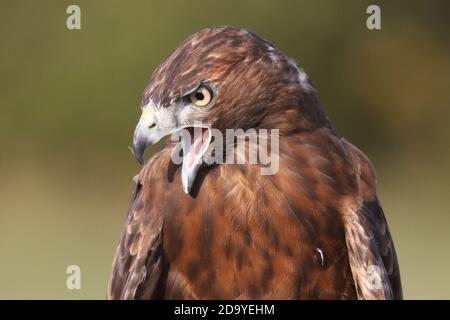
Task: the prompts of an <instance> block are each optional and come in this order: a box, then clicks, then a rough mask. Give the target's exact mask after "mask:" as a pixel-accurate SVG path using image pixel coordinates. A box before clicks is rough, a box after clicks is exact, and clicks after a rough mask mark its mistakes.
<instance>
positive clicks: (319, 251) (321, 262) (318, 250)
mask: <svg viewBox="0 0 450 320" xmlns="http://www.w3.org/2000/svg"><path fill="white" fill-rule="evenodd" d="M316 250H317V252H318V253H319V254H320V265H321V266H322V267H323V263H324V260H323V252H322V250H321V249H320V248H316Z"/></svg>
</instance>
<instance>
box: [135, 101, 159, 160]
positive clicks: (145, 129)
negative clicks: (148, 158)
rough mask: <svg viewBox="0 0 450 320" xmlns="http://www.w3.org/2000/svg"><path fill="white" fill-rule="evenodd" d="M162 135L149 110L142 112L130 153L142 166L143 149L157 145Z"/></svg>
mask: <svg viewBox="0 0 450 320" xmlns="http://www.w3.org/2000/svg"><path fill="white" fill-rule="evenodd" d="M163 137H164V134H163V133H162V132H161V131H160V130H159V129H158V128H157V126H156V118H155V115H154V114H153V112H152V110H151V109H150V108H147V109H145V110H144V112H142V115H141V118H140V119H139V122H138V124H137V126H136V129H135V130H134V135H133V147H132V152H133V155H134V156H135V158H136V160H137V161H138V162H139V163H140V164H144V152H145V149H146V148H147V147H148V146H149V145H152V144H155V143H157V142H158V141H159V140H161V138H163Z"/></svg>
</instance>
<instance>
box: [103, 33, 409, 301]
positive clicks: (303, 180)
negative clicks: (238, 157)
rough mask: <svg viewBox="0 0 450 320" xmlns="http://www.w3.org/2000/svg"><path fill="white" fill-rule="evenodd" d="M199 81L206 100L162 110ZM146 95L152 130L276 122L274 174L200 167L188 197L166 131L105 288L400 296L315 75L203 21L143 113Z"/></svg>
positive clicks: (354, 162) (389, 248)
mask: <svg viewBox="0 0 450 320" xmlns="http://www.w3.org/2000/svg"><path fill="white" fill-rule="evenodd" d="M201 84H208V86H210V88H212V89H211V90H212V92H213V93H214V98H213V100H212V101H211V102H210V105H209V106H208V107H207V108H203V109H201V110H200V109H199V110H197V109H195V108H193V110H196V112H191V113H189V117H188V118H189V119H190V120H186V118H184V119H182V118H181V116H177V117H178V118H176V117H175V116H174V119H175V120H174V119H172V120H170V121H168V120H167V114H168V113H167V111H168V110H171V109H170V108H173V105H176V104H177V103H179V101H182V100H183V99H184V97H185V96H186V94H188V93H190V92H191V91H192V89H195V88H196V87H198V86H199V85H201ZM183 101H184V100H183ZM149 104H150V105H151V106H152V108H154V112H155V113H156V114H159V118H158V117H157V118H158V119H156V124H155V126H157V128H158V130H163V129H162V128H164V126H168V124H169V123H170V124H173V126H179V125H180V124H182V125H185V126H186V123H185V122H186V121H192V122H189V123H193V122H194V121H199V120H201V121H202V122H203V123H207V124H208V125H209V127H210V128H217V129H219V130H222V131H223V130H225V129H227V128H242V129H244V130H246V129H249V128H256V129H258V128H264V129H279V132H280V144H279V159H280V163H279V171H278V172H277V173H276V174H274V175H261V174H260V170H259V167H260V166H259V165H254V164H253V165H251V164H218V165H211V166H207V165H205V164H203V165H202V166H201V167H200V169H199V171H198V173H197V175H196V178H195V181H194V183H193V185H192V188H190V187H189V188H188V192H189V193H187V194H186V193H185V192H183V188H182V185H183V186H185V182H184V181H182V173H181V166H178V165H175V164H174V163H173V161H172V160H171V154H172V152H173V149H174V148H175V147H176V143H175V142H167V143H166V144H165V146H164V147H163V149H162V150H161V151H159V152H158V153H157V154H155V155H154V156H153V157H152V158H151V159H150V160H149V161H148V162H147V163H146V164H145V166H144V167H143V169H142V171H141V172H140V174H139V181H138V183H137V187H136V191H135V193H134V196H133V200H132V205H131V208H130V211H129V214H128V218H127V221H126V224H125V228H124V232H123V235H122V238H121V240H120V243H119V246H118V248H117V253H116V257H115V260H114V265H113V271H112V275H111V279H110V283H109V288H108V298H109V299H357V298H359V299H401V298H402V289H401V283H400V274H399V268H398V263H397V258H396V254H395V250H394V245H393V242H392V239H391V236H390V233H389V230H388V227H387V223H386V220H385V218H384V214H383V211H382V209H381V207H380V205H379V202H378V199H377V196H376V193H375V172H374V169H373V167H372V164H371V163H370V161H369V160H368V158H367V157H366V156H365V155H364V154H363V153H362V152H361V151H360V150H358V149H357V148H356V147H354V146H353V145H351V144H350V143H349V142H347V141H346V140H345V139H343V138H341V137H339V136H338V135H337V134H336V133H335V131H334V130H333V129H332V127H331V125H330V123H329V121H328V119H327V118H326V116H325V115H324V113H323V112H322V111H321V109H320V107H319V106H318V103H317V101H316V98H315V96H314V87H313V84H312V83H311V82H310V81H309V79H308V77H307V76H306V74H305V73H304V72H303V71H302V70H301V69H299V68H297V66H296V64H295V63H294V62H293V61H292V60H290V59H288V58H287V57H286V56H285V55H284V54H282V53H281V52H280V51H279V50H277V49H275V48H274V47H273V46H272V45H271V44H269V43H268V42H266V41H265V40H262V39H261V38H259V37H258V36H256V35H254V34H253V33H250V32H248V31H245V30H241V29H237V28H231V27H213V28H207V29H204V30H202V31H200V32H198V33H196V34H195V35H193V36H191V37H189V38H188V39H186V40H185V41H184V42H183V43H182V44H181V45H180V46H179V47H178V48H177V49H176V50H175V51H174V52H173V53H172V54H171V55H169V56H168V58H166V59H165V60H164V61H163V62H162V63H161V65H160V66H159V67H158V69H157V70H156V71H155V72H154V74H153V76H152V78H151V80H150V83H149V85H148V87H147V89H146V90H145V92H144V95H143V99H142V107H143V110H145V108H147V107H146V106H148V105H149ZM183 106H184V105H183ZM174 110H175V109H174ZM164 112H166V113H164ZM162 115H165V116H162ZM165 119H166V120H165ZM183 121H184V122H183ZM181 122H183V123H181ZM151 127H152V128H153V125H152V126H151ZM146 129H148V128H146ZM137 140H139V139H138V134H136V136H135V141H134V143H135V151H136V150H137V153H141V152H143V150H142V148H141V147H137V145H138V141H137ZM233 142H234V141H233ZM233 142H231V141H225V144H230V143H231V144H232V143H233ZM147 144H148V142H147V143H146V144H145V145H147ZM144 148H145V146H144ZM256 148H258V146H256ZM234 152H238V151H237V150H235V151H234ZM137 156H139V155H137Z"/></svg>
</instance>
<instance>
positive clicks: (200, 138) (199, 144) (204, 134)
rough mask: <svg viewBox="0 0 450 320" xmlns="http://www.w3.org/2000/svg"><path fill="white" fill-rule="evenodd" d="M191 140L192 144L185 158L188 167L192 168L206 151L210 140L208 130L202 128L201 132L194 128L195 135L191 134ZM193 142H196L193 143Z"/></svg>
mask: <svg viewBox="0 0 450 320" xmlns="http://www.w3.org/2000/svg"><path fill="white" fill-rule="evenodd" d="M192 136H193V137H192ZM190 140H191V144H190V146H189V147H188V150H187V154H186V156H185V161H186V164H187V165H188V167H192V166H193V165H194V162H195V161H196V159H198V158H199V157H200V155H201V153H202V152H203V151H204V148H205V147H206V142H207V140H208V129H207V128H201V132H200V130H199V129H196V128H194V133H193V134H191V139H190ZM192 140H194V141H193V143H192Z"/></svg>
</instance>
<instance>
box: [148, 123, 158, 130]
mask: <svg viewBox="0 0 450 320" xmlns="http://www.w3.org/2000/svg"><path fill="white" fill-rule="evenodd" d="M154 127H156V123H154V124H152V125H149V126H148V128H149V129H151V128H154Z"/></svg>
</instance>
